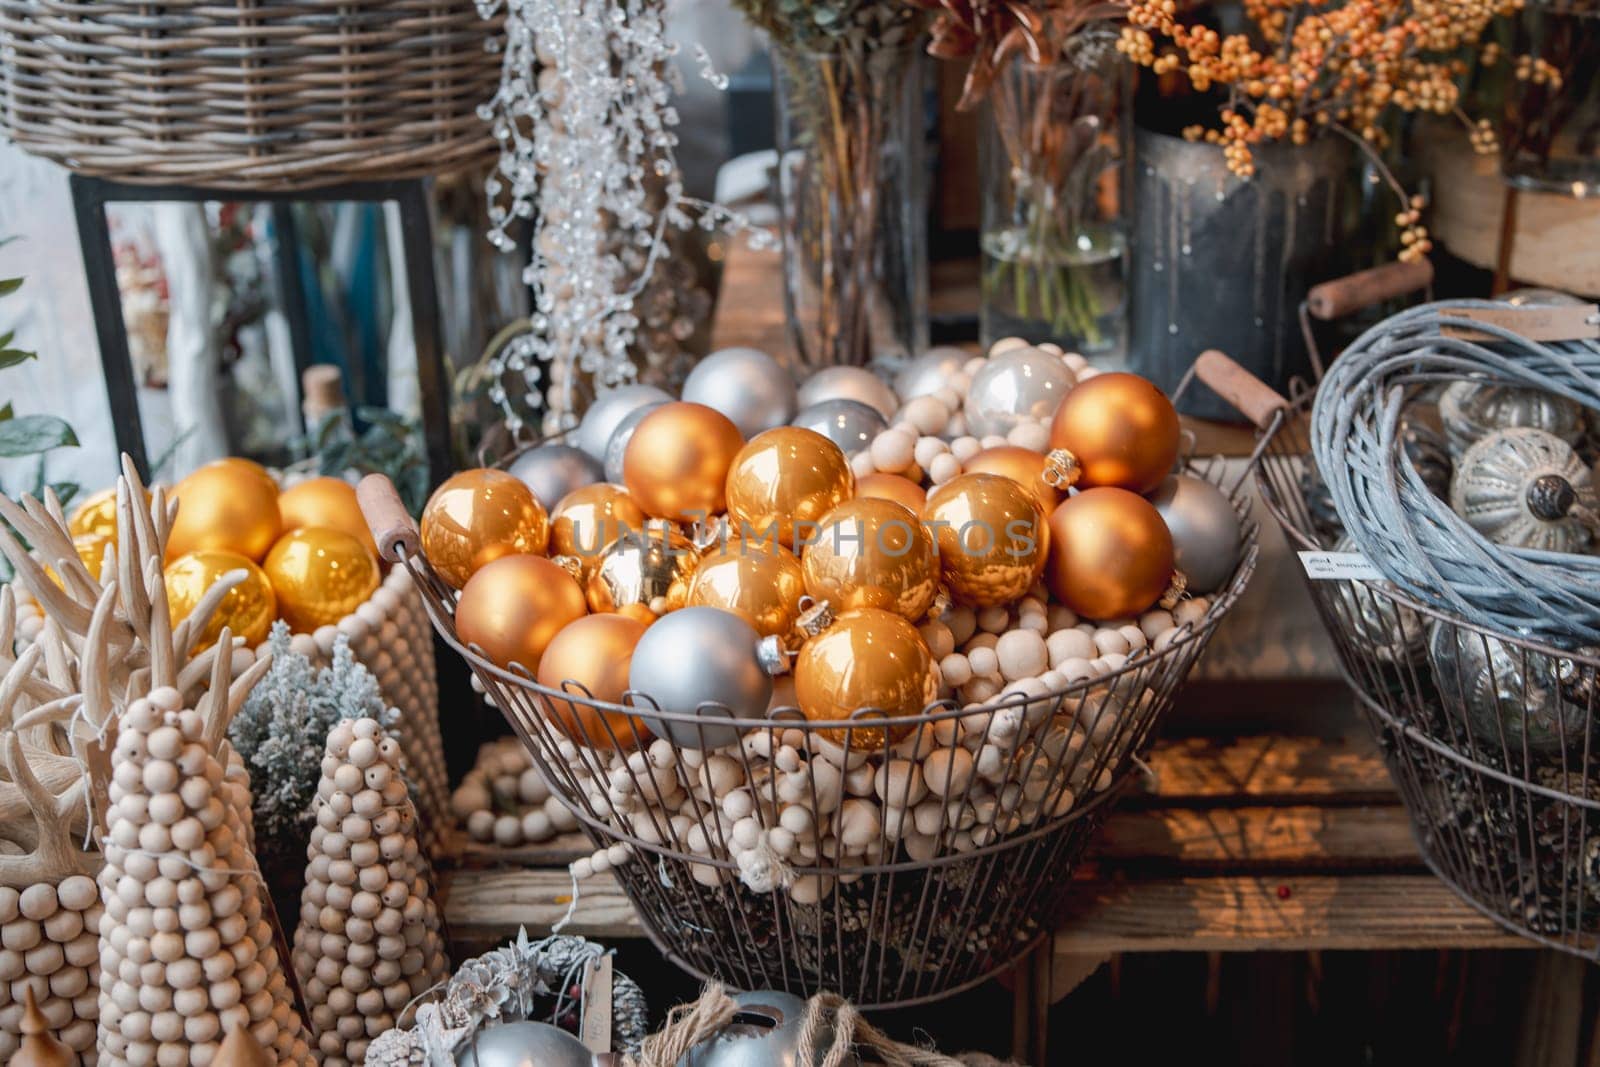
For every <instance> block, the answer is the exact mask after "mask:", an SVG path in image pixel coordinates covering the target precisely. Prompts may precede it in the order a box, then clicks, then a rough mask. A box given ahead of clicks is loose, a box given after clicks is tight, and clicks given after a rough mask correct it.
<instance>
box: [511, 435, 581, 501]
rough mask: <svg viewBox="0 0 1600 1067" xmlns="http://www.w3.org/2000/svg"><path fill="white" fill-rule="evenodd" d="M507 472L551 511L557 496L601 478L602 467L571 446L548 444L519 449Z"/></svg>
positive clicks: (557, 498) (559, 499)
mask: <svg viewBox="0 0 1600 1067" xmlns="http://www.w3.org/2000/svg"><path fill="white" fill-rule="evenodd" d="M507 472H508V473H509V474H511V476H512V477H514V478H518V479H520V480H521V481H522V484H523V485H526V486H527V487H528V488H529V489H532V490H533V495H534V496H536V497H538V498H539V503H540V504H543V505H544V509H545V511H553V510H555V506H556V505H557V504H559V503H561V498H562V497H564V496H566V495H567V494H568V493H570V492H572V491H573V490H574V489H582V488H583V487H584V486H586V485H593V484H594V483H595V482H601V481H605V476H606V472H605V467H604V466H603V465H602V464H601V462H600V461H599V460H598V459H596V458H595V457H594V456H591V455H590V454H589V453H587V452H585V451H583V450H582V449H581V448H575V447H574V446H572V445H564V444H558V443H551V444H547V445H539V446H537V447H535V448H530V449H528V450H527V451H526V452H523V453H522V454H520V455H519V456H517V458H516V459H514V460H512V461H511V466H510V467H508V468H507Z"/></svg>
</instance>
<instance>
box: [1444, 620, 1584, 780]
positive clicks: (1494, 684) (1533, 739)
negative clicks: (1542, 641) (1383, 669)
mask: <svg viewBox="0 0 1600 1067" xmlns="http://www.w3.org/2000/svg"><path fill="white" fill-rule="evenodd" d="M1428 659H1429V660H1430V662H1432V664H1433V675H1434V681H1435V682H1436V683H1437V684H1438V687H1439V696H1440V698H1441V700H1442V702H1443V715H1444V720H1445V727H1446V728H1447V729H1450V728H1454V729H1455V730H1457V731H1459V729H1460V726H1461V724H1462V723H1463V722H1465V724H1466V726H1467V727H1468V728H1469V729H1470V730H1471V731H1472V734H1473V735H1474V736H1475V737H1476V738H1478V740H1479V741H1481V742H1483V743H1484V744H1485V745H1487V746H1489V748H1490V749H1491V751H1494V752H1501V751H1506V750H1509V751H1510V752H1511V753H1512V754H1513V755H1516V754H1519V753H1521V751H1522V748H1523V744H1524V741H1526V744H1527V747H1528V749H1529V751H1532V752H1539V753H1556V752H1560V751H1561V750H1562V748H1563V747H1575V746H1578V745H1581V744H1583V743H1584V737H1585V734H1586V731H1587V730H1588V729H1589V728H1590V723H1589V718H1590V716H1589V712H1588V707H1587V705H1588V702H1589V701H1590V700H1591V699H1592V690H1593V689H1594V686H1595V678H1594V673H1593V671H1591V670H1589V669H1586V668H1582V667H1579V666H1578V665H1577V664H1576V663H1575V662H1574V661H1572V660H1570V659H1566V658H1564V657H1558V656H1547V655H1543V654H1541V653H1538V652H1532V651H1529V650H1526V649H1524V648H1522V647H1521V646H1519V645H1513V644H1509V643H1507V642H1505V641H1501V640H1499V639H1498V638H1494V637H1490V636H1489V635H1487V634H1479V633H1476V632H1474V631H1471V630H1466V629H1462V628H1461V627H1458V626H1454V625H1450V624H1448V623H1438V622H1436V623H1434V624H1433V627H1432V631H1431V633H1430V635H1429V638H1428ZM1502 739H1503V741H1504V747H1503V748H1502Z"/></svg>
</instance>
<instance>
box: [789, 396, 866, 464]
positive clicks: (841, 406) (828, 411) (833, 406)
mask: <svg viewBox="0 0 1600 1067" xmlns="http://www.w3.org/2000/svg"><path fill="white" fill-rule="evenodd" d="M789 425H790V426H803V427H804V428H806V429H807V430H815V431H816V432H817V433H820V434H821V435H822V436H824V437H826V438H827V439H828V440H830V441H832V442H833V443H834V444H836V445H838V446H839V447H840V448H842V449H843V450H844V454H845V455H847V456H853V455H855V454H856V453H857V452H860V451H861V450H862V449H864V448H866V447H867V446H868V445H870V444H872V439H873V438H874V437H876V436H878V435H879V434H880V433H882V432H883V431H885V430H887V429H888V428H889V420H888V419H886V418H884V417H883V415H882V413H880V412H879V411H878V409H877V408H875V407H873V406H871V405H870V404H863V403H862V402H861V401H859V400H845V399H843V398H839V399H835V400H824V401H822V402H820V403H817V404H812V405H811V406H810V407H808V408H805V409H804V410H802V411H801V412H800V414H798V415H796V416H795V417H794V421H793V422H791V423H790V424H789Z"/></svg>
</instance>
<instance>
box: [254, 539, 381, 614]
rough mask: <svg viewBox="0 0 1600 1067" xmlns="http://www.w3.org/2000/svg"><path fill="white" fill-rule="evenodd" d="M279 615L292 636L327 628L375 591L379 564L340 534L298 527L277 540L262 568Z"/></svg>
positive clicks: (362, 548)
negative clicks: (275, 596) (274, 596)
mask: <svg viewBox="0 0 1600 1067" xmlns="http://www.w3.org/2000/svg"><path fill="white" fill-rule="evenodd" d="M261 569H262V570H263V571H265V572H266V575H267V581H269V582H271V583H272V591H273V592H274V593H276V594H277V597H278V614H279V615H280V616H281V617H282V619H283V621H284V622H286V623H288V624H289V628H290V629H291V630H293V631H294V632H295V633H301V634H308V633H311V632H313V631H314V630H316V629H317V627H319V626H332V625H333V624H334V623H337V622H338V621H339V620H340V619H342V618H344V617H345V616H346V615H348V614H350V613H351V612H352V611H355V610H356V609H357V608H359V607H360V606H361V605H362V604H363V603H365V602H366V600H367V598H368V597H370V596H371V595H372V594H373V592H374V591H375V590H376V589H377V588H378V581H379V574H378V560H377V557H376V556H374V555H373V554H372V553H371V552H368V551H367V546H365V545H363V544H362V543H361V542H360V541H357V540H356V539H355V538H354V537H351V536H350V535H349V534H347V533H345V532H344V531H343V530H335V529H333V528H331V527H328V526H303V527H301V528H300V529H298V530H290V531H289V532H288V533H286V534H284V535H283V536H282V537H281V538H279V539H278V543H277V544H275V545H273V546H272V551H271V552H268V553H267V559H266V562H265V563H263V564H262V565H261Z"/></svg>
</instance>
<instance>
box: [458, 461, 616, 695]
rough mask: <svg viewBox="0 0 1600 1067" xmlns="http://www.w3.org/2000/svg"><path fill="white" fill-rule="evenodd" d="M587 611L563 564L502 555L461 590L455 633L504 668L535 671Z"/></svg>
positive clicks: (534, 558) (580, 592)
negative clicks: (559, 636)
mask: <svg viewBox="0 0 1600 1067" xmlns="http://www.w3.org/2000/svg"><path fill="white" fill-rule="evenodd" d="M519 484H520V483H519ZM585 614H586V608H585V605H584V602H583V590H582V589H580V588H578V582H577V580H576V579H575V578H573V577H572V575H570V574H568V573H567V572H566V570H564V569H563V568H562V566H561V564H559V563H555V562H553V561H551V560H548V559H545V558H544V557H543V556H528V555H519V556H502V557H501V558H499V559H497V560H494V561H493V562H491V563H488V564H485V565H484V566H483V567H481V568H479V570H478V572H477V573H476V574H474V575H473V576H472V578H471V579H470V580H468V582H467V587H466V588H465V589H463V590H462V591H461V599H460V600H458V601H457V602H456V636H457V637H459V638H460V639H461V640H462V642H463V643H465V644H469V645H477V646H478V647H479V648H481V649H483V654H484V655H485V656H487V657H489V660H490V661H491V662H493V663H495V664H497V665H499V666H501V667H506V668H509V667H510V666H511V665H512V664H513V663H517V664H521V665H522V666H523V667H524V668H526V669H527V670H528V671H529V672H531V673H534V674H535V676H537V672H538V670H539V663H540V659H541V658H542V657H543V656H544V650H545V649H546V648H548V647H549V645H550V642H551V641H554V640H555V638H556V635H557V634H559V633H560V632H561V631H562V630H563V629H564V628H565V627H567V626H568V625H570V624H571V623H573V622H575V621H576V620H578V619H581V618H583V616H584V615H585Z"/></svg>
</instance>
